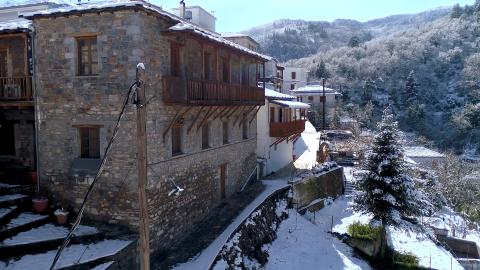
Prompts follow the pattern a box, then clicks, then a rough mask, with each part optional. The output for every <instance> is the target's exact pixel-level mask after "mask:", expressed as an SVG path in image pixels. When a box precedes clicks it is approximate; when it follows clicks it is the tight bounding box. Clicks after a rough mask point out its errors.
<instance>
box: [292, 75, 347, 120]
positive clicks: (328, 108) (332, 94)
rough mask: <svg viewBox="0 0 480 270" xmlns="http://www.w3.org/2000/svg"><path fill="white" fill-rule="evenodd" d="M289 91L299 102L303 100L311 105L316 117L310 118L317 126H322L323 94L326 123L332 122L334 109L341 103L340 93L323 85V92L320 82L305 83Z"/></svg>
mask: <svg viewBox="0 0 480 270" xmlns="http://www.w3.org/2000/svg"><path fill="white" fill-rule="evenodd" d="M290 93H291V94H292V95H293V96H295V97H296V98H297V100H298V101H300V102H305V103H308V104H309V105H311V110H312V111H314V112H315V114H314V115H316V116H317V117H318V119H311V120H313V122H316V123H317V124H318V125H319V126H323V104H324V102H323V100H324V98H323V96H324V95H325V113H326V115H325V120H326V125H327V126H329V125H331V124H332V123H333V121H334V120H335V119H334V116H335V113H336V109H337V108H338V107H339V106H340V105H341V102H342V94H341V93H339V92H338V91H337V90H335V89H331V88H328V87H325V93H324V89H323V86H322V85H320V84H311V85H306V86H303V87H300V88H297V89H294V90H291V91H290Z"/></svg>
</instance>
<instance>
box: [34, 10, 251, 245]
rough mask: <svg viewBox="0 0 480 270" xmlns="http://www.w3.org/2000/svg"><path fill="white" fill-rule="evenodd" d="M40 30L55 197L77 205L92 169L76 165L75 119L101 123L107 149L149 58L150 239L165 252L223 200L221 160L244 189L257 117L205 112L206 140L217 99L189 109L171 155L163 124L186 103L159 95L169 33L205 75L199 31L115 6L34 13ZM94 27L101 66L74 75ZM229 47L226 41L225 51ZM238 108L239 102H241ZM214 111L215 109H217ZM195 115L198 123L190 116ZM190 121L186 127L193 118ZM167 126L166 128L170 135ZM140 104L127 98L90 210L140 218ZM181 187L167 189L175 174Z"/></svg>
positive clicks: (46, 154) (44, 129) (44, 160)
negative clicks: (244, 124)
mask: <svg viewBox="0 0 480 270" xmlns="http://www.w3.org/2000/svg"><path fill="white" fill-rule="evenodd" d="M34 25H35V28H36V29H37V35H36V40H35V43H36V50H35V51H36V55H35V57H36V70H37V77H36V83H37V92H38V94H39V100H38V101H39V104H40V105H39V116H40V125H39V151H40V177H41V182H42V185H43V186H45V188H46V189H48V190H49V192H50V193H51V195H52V197H53V198H54V199H55V200H56V201H58V202H60V203H62V204H64V205H70V206H71V207H72V208H73V210H75V209H77V208H78V207H79V205H80V203H81V201H82V199H83V196H84V194H85V192H86V190H87V188H88V185H89V183H90V182H91V180H93V174H94V171H92V173H90V174H88V173H85V174H79V173H73V171H72V167H73V166H74V164H75V161H76V160H78V159H79V156H80V152H79V148H80V147H79V146H80V141H79V132H78V127H79V126H83V125H95V126H98V127H100V148H101V153H103V150H104V149H105V147H106V145H107V143H108V141H109V140H110V138H111V136H112V132H113V128H114V124H115V120H116V117H117V115H118V114H119V112H120V109H121V103H122V101H123V98H124V95H125V94H126V93H127V90H128V87H129V86H130V85H131V83H132V82H133V81H134V79H135V67H136V65H137V63H139V62H143V63H144V64H145V66H146V76H145V84H144V86H145V90H146V96H147V98H148V99H149V103H148V105H147V156H148V163H149V166H148V184H147V199H148V210H149V214H150V223H149V224H150V236H151V249H152V251H153V252H159V251H161V250H162V249H165V248H167V247H169V246H170V245H171V244H172V243H173V242H177V241H179V239H180V238H182V237H183V236H184V235H186V234H188V232H189V231H190V230H191V229H192V226H194V224H195V223H196V222H197V221H199V220H201V219H202V218H203V217H204V216H205V215H206V214H207V213H208V212H209V211H210V210H211V209H213V208H214V206H216V205H218V204H219V203H220V202H221V199H220V176H219V174H220V173H219V166H220V165H222V164H227V165H226V166H227V170H226V172H227V173H226V183H225V184H226V185H225V191H226V195H227V197H228V196H229V195H231V194H233V193H235V192H236V191H238V190H239V189H240V187H241V186H242V184H243V182H244V181H245V180H246V178H247V176H248V175H249V174H250V173H251V172H252V170H253V169H254V168H255V166H256V158H255V147H256V137H255V136H256V121H255V120H253V121H252V122H251V124H250V126H249V129H248V139H246V140H244V139H243V138H242V128H241V125H238V121H237V123H235V125H234V122H235V119H236V118H237V115H234V116H233V117H231V118H230V119H228V120H226V119H220V118H215V116H216V115H217V114H213V115H212V117H210V118H209V119H208V123H209V128H210V134H209V135H210V137H209V141H210V143H209V146H210V147H209V148H207V149H202V148H201V129H198V128H197V127H198V124H199V121H197V122H195V118H196V116H197V115H201V116H202V117H203V115H205V113H206V112H207V111H208V110H218V111H220V109H221V108H218V107H212V108H203V109H201V108H198V107H194V108H192V109H190V111H189V112H188V113H186V114H185V115H184V116H183V118H182V119H181V122H182V123H183V124H182V128H181V130H182V153H183V154H182V155H178V156H172V153H171V148H172V146H171V141H172V138H171V132H170V131H168V132H166V133H165V130H167V128H168V127H169V125H170V123H171V121H172V119H173V118H174V116H175V115H176V114H177V113H178V112H179V111H183V110H186V107H182V106H167V105H165V104H164V103H163V101H162V76H165V75H169V73H170V40H171V39H175V41H176V42H181V43H182V44H183V46H182V50H181V62H182V63H183V64H182V67H183V69H182V74H189V76H192V77H198V76H201V73H199V70H201V67H202V65H201V61H202V58H201V57H200V55H199V53H198V49H199V48H200V44H199V43H198V41H196V40H193V39H186V40H182V39H181V38H180V39H179V38H173V37H166V36H164V35H163V34H162V30H165V29H167V27H168V26H169V25H167V22H165V21H163V20H162V19H159V18H157V17H155V16H146V14H145V13H144V12H134V11H115V12H110V13H100V14H83V15H82V16H71V17H57V18H55V19H49V18H45V19H43V18H41V19H36V20H35V21H34ZM82 33H83V34H92V33H93V34H95V35H97V49H98V59H99V70H100V71H99V74H98V75H96V76H77V75H76V59H75V57H76V53H75V52H76V51H75V50H76V41H75V39H76V36H77V35H79V34H82ZM222 53H225V52H223V51H220V52H219V54H222ZM238 111H239V112H240V111H241V110H238ZM214 118H215V119H214ZM223 120H226V121H228V122H229V138H230V140H229V143H228V144H225V145H224V144H223V141H222V126H221V125H222V121H223ZM194 122H195V124H194ZM192 124H194V125H193V126H192V129H191V130H190V132H188V129H189V127H190V126H191V125H192ZM164 133H165V136H164ZM136 153H137V149H136V113H135V108H134V107H133V106H128V108H127V113H126V115H125V117H124V119H123V120H122V123H121V128H120V133H119V135H118V137H117V141H116V142H115V144H114V147H113V149H112V151H111V153H110V155H109V158H108V161H107V164H106V167H105V171H104V173H103V175H102V177H101V178H100V179H99V182H98V183H97V185H96V187H95V189H94V191H93V193H92V195H91V197H90V200H89V202H88V204H87V210H86V215H87V217H89V218H91V219H95V220H100V221H105V222H110V223H115V224H123V225H125V226H128V227H129V228H130V229H132V230H136V228H137V227H138V198H137V179H136V170H137V168H136ZM173 183H175V184H176V185H178V186H180V187H182V188H184V189H185V190H184V191H183V192H182V193H181V194H180V195H179V196H173V197H169V196H168V193H169V192H170V190H172V188H173V187H174V184H173Z"/></svg>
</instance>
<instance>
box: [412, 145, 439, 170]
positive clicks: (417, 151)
mask: <svg viewBox="0 0 480 270" xmlns="http://www.w3.org/2000/svg"><path fill="white" fill-rule="evenodd" d="M404 151H405V153H404V155H405V161H406V162H408V163H410V164H413V165H418V166H420V167H423V168H425V169H431V168H432V167H435V166H439V165H442V164H443V163H444V162H445V158H446V156H445V155H444V154H442V153H439V152H437V151H435V150H432V149H429V148H426V147H424V146H406V147H404Z"/></svg>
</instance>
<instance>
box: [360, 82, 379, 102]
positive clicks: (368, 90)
mask: <svg viewBox="0 0 480 270" xmlns="http://www.w3.org/2000/svg"><path fill="white" fill-rule="evenodd" d="M375 90H377V85H376V83H375V81H374V80H372V79H371V78H370V77H368V78H367V80H366V81H365V84H364V85H363V96H362V99H363V101H364V103H366V102H368V101H370V100H372V95H373V92H375Z"/></svg>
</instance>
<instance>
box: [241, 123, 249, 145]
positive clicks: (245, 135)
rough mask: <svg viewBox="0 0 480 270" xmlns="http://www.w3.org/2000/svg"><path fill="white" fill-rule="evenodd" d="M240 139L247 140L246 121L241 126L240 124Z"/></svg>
mask: <svg viewBox="0 0 480 270" xmlns="http://www.w3.org/2000/svg"><path fill="white" fill-rule="evenodd" d="M242 138H243V139H244V140H246V139H248V123H247V121H246V120H245V121H243V124H242Z"/></svg>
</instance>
